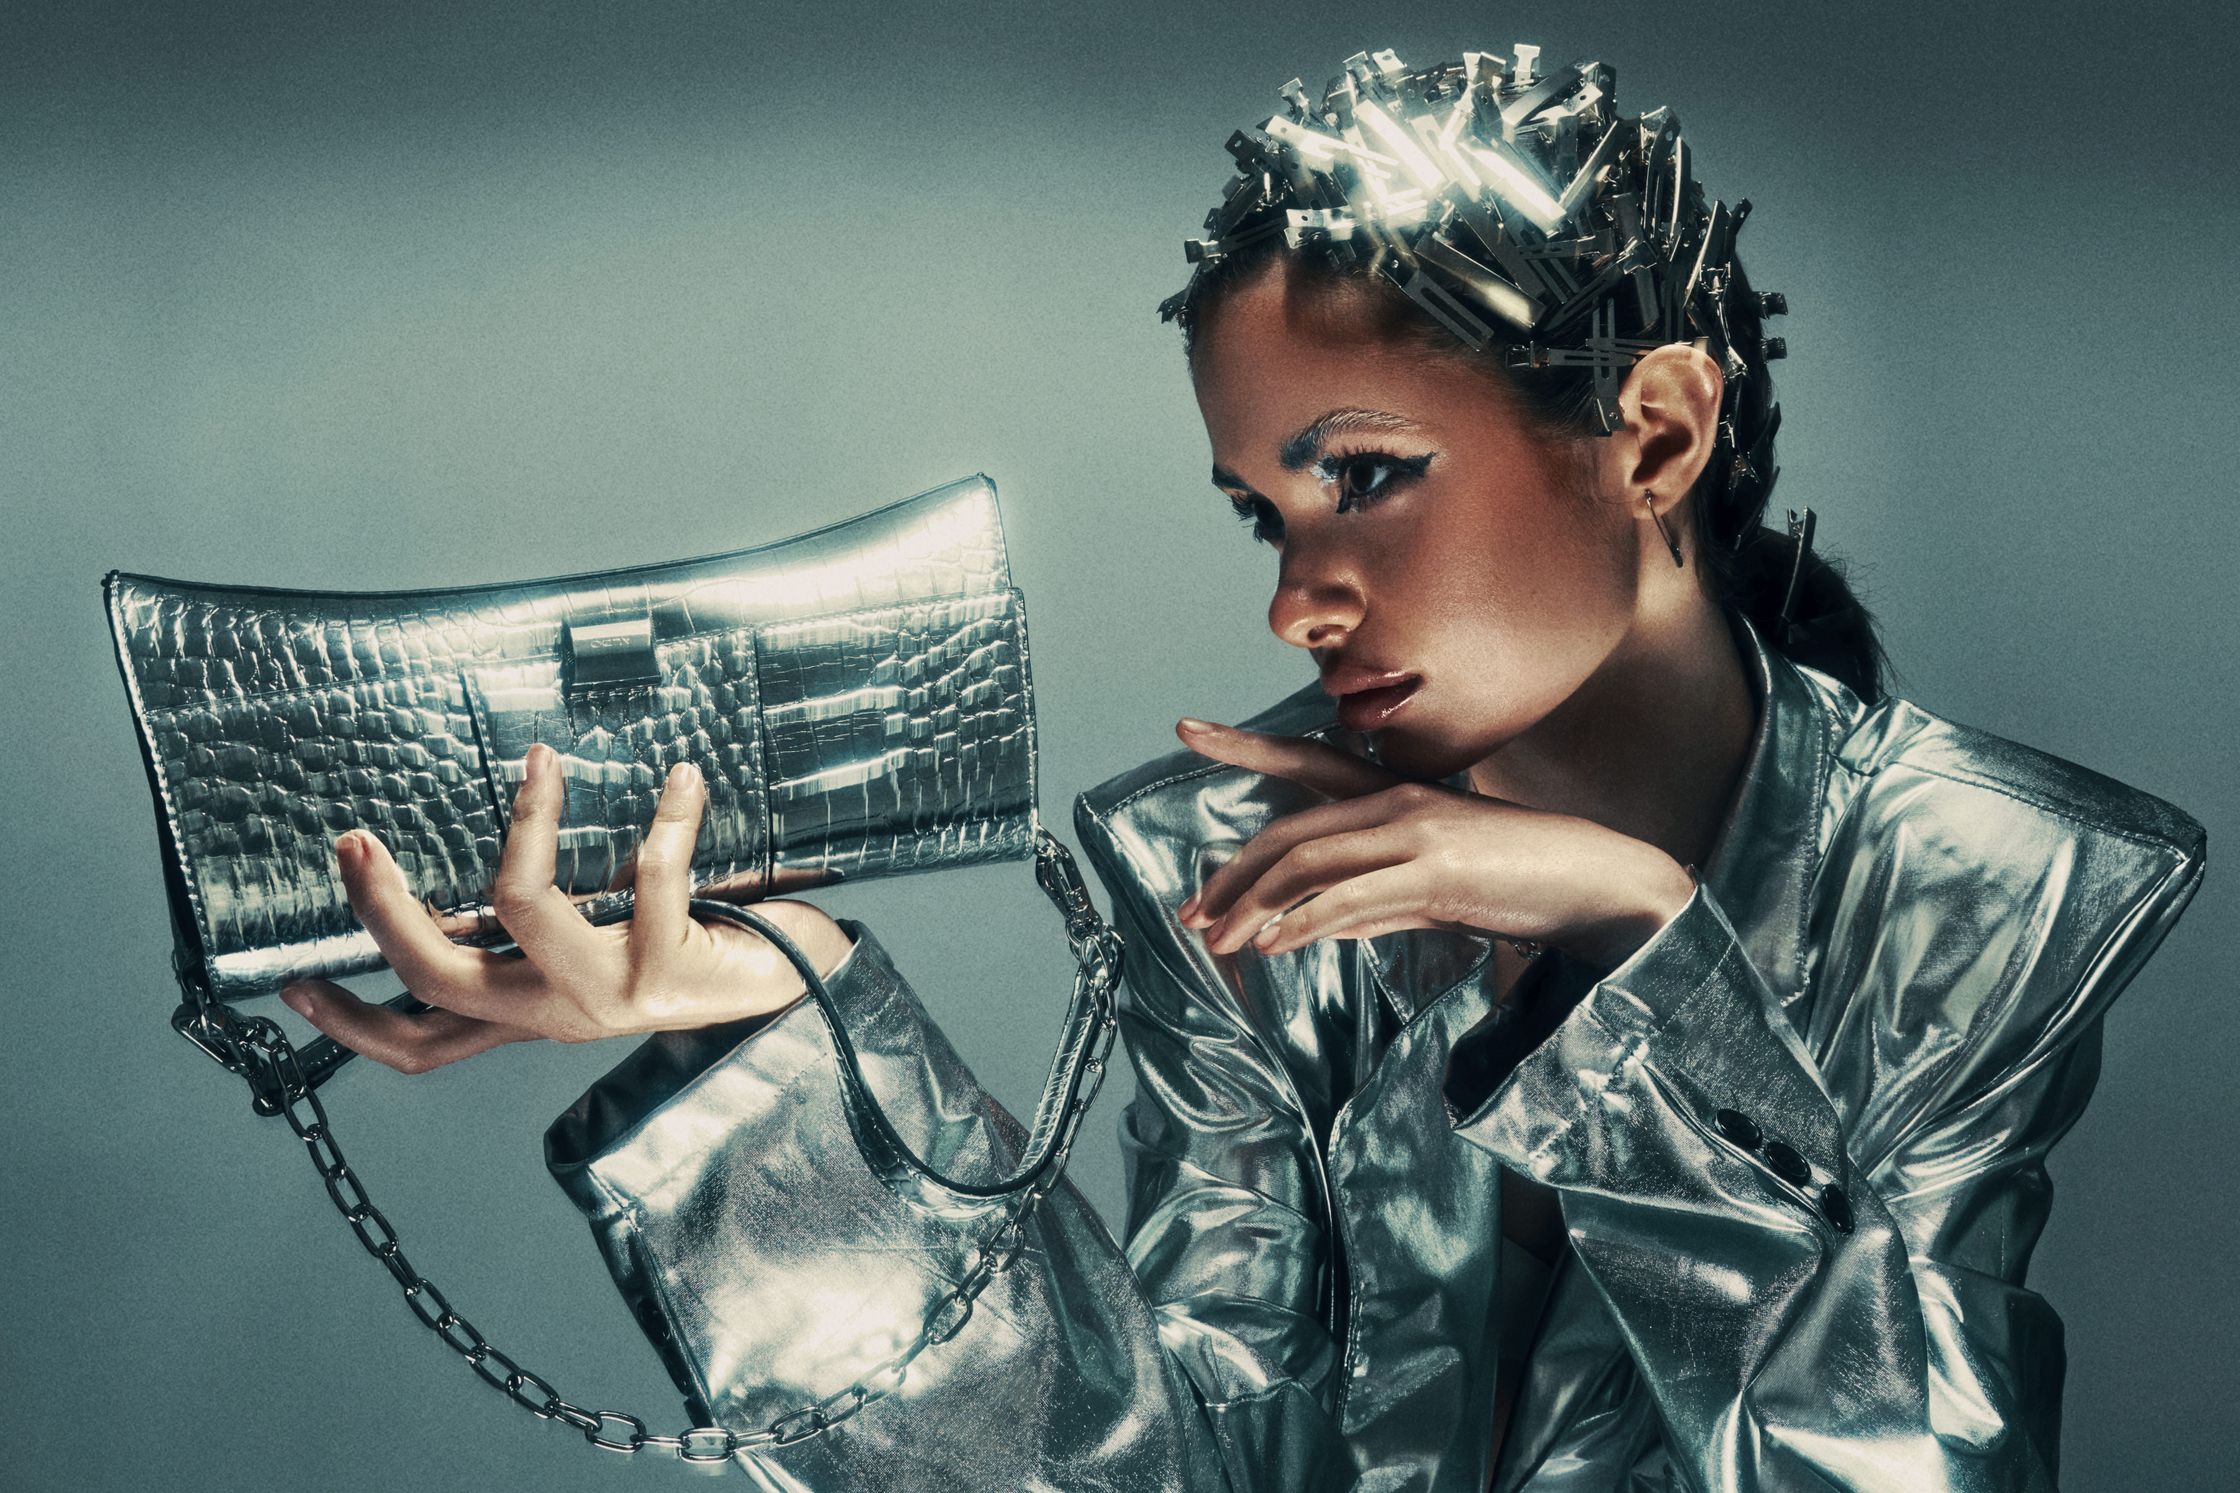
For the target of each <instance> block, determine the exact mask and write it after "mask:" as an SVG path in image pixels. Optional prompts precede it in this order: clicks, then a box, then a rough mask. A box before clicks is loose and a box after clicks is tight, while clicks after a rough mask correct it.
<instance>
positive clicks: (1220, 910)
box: [1178, 794, 1402, 928]
mask: <svg viewBox="0 0 2240 1493" xmlns="http://www.w3.org/2000/svg"><path fill="white" fill-rule="evenodd" d="M1401 807H1402V805H1399V804H1396V803H1395V802H1393V801H1392V800H1391V799H1389V798H1385V797H1383V796H1381V795H1379V794H1371V795H1369V796H1368V797H1366V798H1343V799H1338V800H1336V801H1334V802H1331V803H1326V804H1316V805H1315V806H1314V807H1313V808H1310V809H1301V810H1299V811H1298V812H1297V813H1295V814H1286V815H1284V816H1283V817H1281V818H1280V819H1276V820H1274V821H1272V822H1271V823H1269V824H1268V825H1267V826H1266V827H1265V828H1263V829H1262V830H1261V831H1260V833H1258V834H1256V835H1254V836H1253V837H1252V838H1251V839H1250V840H1248V841H1246V842H1245V844H1244V847H1243V848H1242V849H1241V850H1239V851H1238V852H1237V853H1236V854H1235V855H1234V856H1232V857H1230V859H1229V860H1228V861H1226V862H1224V863H1223V864H1222V865H1220V866H1218V867H1216V868H1214V870H1212V871H1211V872H1209V873H1207V875H1206V879H1205V881H1204V883H1203V884H1202V885H1200V886H1199V888H1198V891H1197V894H1196V895H1195V896H1194V897H1192V898H1191V899H1190V900H1189V901H1188V902H1186V903H1184V904H1183V906H1184V907H1185V908H1187V909H1188V911H1186V912H1180V911H1179V910H1178V912H1179V916H1180V917H1181V920H1182V923H1183V925H1184V926H1185V927H1193V928H1201V927H1206V926H1208V925H1210V924H1212V923H1214V922H1215V921H1217V920H1218V919H1219V918H1220V917H1221V916H1222V915H1223V914H1224V913H1226V912H1227V911H1228V910H1229V907H1230V905H1231V903H1232V901H1233V900H1234V899H1235V897H1236V896H1237V895H1238V893H1240V892H1242V891H1243V890H1244V889H1245V888H1246V887H1248V886H1251V885H1252V884H1253V883H1254V882H1256V881H1258V880H1259V879H1260V878H1261V877H1262V876H1264V875H1265V874H1267V870H1268V868H1269V867H1270V866H1272V865H1274V864H1275V863H1276V862H1277V861H1279V860H1281V859H1282V858H1283V857H1284V856H1286V855H1288V854H1290V852H1291V850H1292V849H1293V847H1295V846H1297V845H1299V844H1301V843H1303V842H1305V841H1307V840H1312V839H1315V838H1317V837H1319V836H1323V835H1338V834H1344V833H1346V832H1347V831H1349V830H1357V829H1365V828H1367V827H1368V826H1370V825H1373V824H1383V823H1387V822H1389V821H1390V820H1392V819H1393V818H1394V817H1395V816H1396V814H1397V812H1398V811H1399V809H1400V808H1401Z"/></svg>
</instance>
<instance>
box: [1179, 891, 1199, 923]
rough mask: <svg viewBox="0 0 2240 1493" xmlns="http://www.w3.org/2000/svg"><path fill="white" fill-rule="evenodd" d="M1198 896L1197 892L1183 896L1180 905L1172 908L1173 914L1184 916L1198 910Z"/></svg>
mask: <svg viewBox="0 0 2240 1493" xmlns="http://www.w3.org/2000/svg"><path fill="white" fill-rule="evenodd" d="M1198 896H1199V894H1198V893H1196V892H1192V893H1191V894H1190V895H1189V896H1187V897H1185V898H1183V899H1182V905H1181V906H1180V907H1178V908H1176V909H1175V910H1174V911H1175V916H1176V917H1182V918H1186V917H1188V916H1190V914H1192V913H1194V912H1196V911H1197V910H1198Z"/></svg>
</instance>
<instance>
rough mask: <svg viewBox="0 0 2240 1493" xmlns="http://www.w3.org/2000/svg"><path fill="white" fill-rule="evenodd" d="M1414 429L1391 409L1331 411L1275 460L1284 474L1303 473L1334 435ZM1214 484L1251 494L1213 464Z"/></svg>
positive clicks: (1309, 425)
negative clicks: (1280, 464) (1359, 431)
mask: <svg viewBox="0 0 2240 1493" xmlns="http://www.w3.org/2000/svg"><path fill="white" fill-rule="evenodd" d="M1413 426H1414V422H1412V421H1410V420H1408V419H1406V418H1404V417H1402V416H1400V415H1395V414H1393V413H1392V412H1391V411H1390V410H1368V409H1335V410H1330V411H1328V412H1327V413H1325V414H1322V415H1318V416H1317V417H1315V418H1314V419H1313V420H1311V421H1309V422H1308V423H1307V424H1305V425H1303V426H1301V427H1300V428H1299V429H1298V430H1297V431H1295V432H1294V433H1293V434H1292V435H1291V436H1290V437H1289V438H1288V439H1286V440H1285V441H1284V442H1283V444H1282V445H1280V446H1278V447H1277V448H1276V460H1277V461H1279V462H1281V463H1282V464H1283V467H1284V470H1286V471H1290V472H1303V471H1305V470H1306V469H1307V468H1308V467H1310V466H1312V465H1313V464H1314V462H1315V459H1316V458H1317V457H1319V456H1321V455H1322V448H1323V447H1324V446H1326V445H1328V444H1329V443H1330V440H1331V438H1332V437H1334V436H1341V435H1344V434H1346V433H1347V432H1348V431H1355V430H1382V431H1393V430H1409V429H1412V428H1413ZM1213 484H1214V486H1216V487H1234V488H1239V489H1241V490H1243V491H1245V492H1251V491H1252V484H1251V483H1249V482H1247V481H1245V480H1244V479H1243V478H1242V477H1239V476H1238V475H1237V474H1236V473H1234V472H1232V471H1230V470H1229V469H1228V468H1227V467H1225V466H1222V465H1220V464H1219V463H1216V464H1215V466H1214V469H1213Z"/></svg>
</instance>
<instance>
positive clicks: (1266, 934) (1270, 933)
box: [1252, 923, 1279, 949]
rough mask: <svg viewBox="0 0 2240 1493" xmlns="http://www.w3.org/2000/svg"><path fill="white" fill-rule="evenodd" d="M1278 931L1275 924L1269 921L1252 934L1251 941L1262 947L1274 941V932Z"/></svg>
mask: <svg viewBox="0 0 2240 1493" xmlns="http://www.w3.org/2000/svg"><path fill="white" fill-rule="evenodd" d="M1278 931H1279V930H1278V929H1277V927H1276V925H1275V924H1274V923H1270V924H1269V925H1268V926H1267V927H1265V928H1262V929H1261V930H1260V931H1259V932H1258V933H1255V934H1253V935H1252V941H1253V942H1254V943H1256V944H1258V945H1259V946H1260V947H1261V948H1263V949H1264V948H1266V947H1267V946H1268V945H1269V944H1272V943H1274V942H1275V941H1276V934H1277V932H1278Z"/></svg>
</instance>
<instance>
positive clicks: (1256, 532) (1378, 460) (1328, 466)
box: [1229, 450, 1431, 544]
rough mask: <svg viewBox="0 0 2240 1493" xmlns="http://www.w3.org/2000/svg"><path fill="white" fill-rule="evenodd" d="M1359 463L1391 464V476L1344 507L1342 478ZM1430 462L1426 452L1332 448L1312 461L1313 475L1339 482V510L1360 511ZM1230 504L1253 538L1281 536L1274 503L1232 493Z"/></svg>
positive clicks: (1414, 476) (1271, 540)
mask: <svg viewBox="0 0 2240 1493" xmlns="http://www.w3.org/2000/svg"><path fill="white" fill-rule="evenodd" d="M1361 463H1368V464H1373V465H1376V466H1383V467H1390V468H1391V469H1392V475H1390V476H1389V477H1387V478H1385V480H1384V481H1382V482H1380V483H1378V484H1377V485H1376V486H1375V487H1374V488H1372V489H1371V490H1370V491H1368V492H1366V493H1361V494H1357V495H1354V496H1353V497H1351V499H1350V501H1351V503H1352V505H1353V506H1352V507H1350V508H1349V507H1347V506H1346V505H1347V503H1348V501H1349V498H1348V495H1347V493H1346V492H1345V490H1344V482H1343V480H1342V479H1343V478H1344V477H1345V476H1346V474H1347V472H1348V470H1349V469H1350V468H1354V467H1356V466H1357V465H1358V464H1361ZM1430 465H1431V457H1430V454H1429V453H1428V452H1427V453H1425V454H1424V455H1422V456H1401V455H1398V454H1397V453H1394V452H1391V451H1376V450H1365V451H1333V452H1331V453H1330V454H1328V455H1327V456H1325V457H1323V458H1322V460H1320V461H1318V462H1316V463H1315V475H1316V476H1317V477H1320V478H1321V479H1322V480H1323V481H1324V482H1335V483H1338V484H1339V493H1338V511H1339V512H1340V513H1358V512H1359V511H1360V510H1362V509H1364V508H1368V507H1372V506H1374V505H1375V504H1377V503H1381V502H1383V501H1384V500H1385V499H1386V498H1387V497H1390V496H1391V495H1392V492H1393V489H1394V487H1395V486H1396V485H1399V484H1404V483H1408V482H1413V481H1414V480H1416V479H1417V478H1418V477H1421V476H1422V475H1423V474H1424V470H1425V469H1426V468H1427V467H1429V466H1430ZM1229 506H1230V507H1232V508H1234V509H1235V510H1236V512H1237V522H1239V523H1241V524H1245V525H1248V526H1249V527H1250V528H1251V530H1252V537H1253V539H1254V540H1256V541H1257V542H1259V543H1261V544H1273V543H1275V542H1276V540H1277V539H1279V538H1281V537H1282V535H1283V516H1282V515H1281V514H1279V513H1277V512H1276V510H1275V505H1274V504H1272V503H1270V502H1269V501H1268V500H1267V499H1265V498H1259V497H1254V498H1240V497H1236V496H1233V495H1232V496H1231V497H1230V499H1229Z"/></svg>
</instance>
